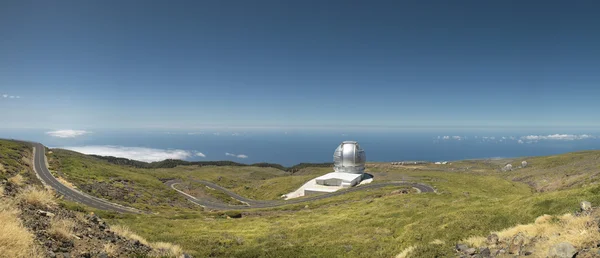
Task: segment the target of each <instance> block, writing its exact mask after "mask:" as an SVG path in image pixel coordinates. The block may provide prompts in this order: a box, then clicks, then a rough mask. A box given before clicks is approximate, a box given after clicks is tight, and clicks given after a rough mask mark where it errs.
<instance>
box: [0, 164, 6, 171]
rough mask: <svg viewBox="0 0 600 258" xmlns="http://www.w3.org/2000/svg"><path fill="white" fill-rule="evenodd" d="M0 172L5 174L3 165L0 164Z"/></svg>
mask: <svg viewBox="0 0 600 258" xmlns="http://www.w3.org/2000/svg"><path fill="white" fill-rule="evenodd" d="M0 172H2V173H5V172H6V169H5V168H4V165H2V163H0Z"/></svg>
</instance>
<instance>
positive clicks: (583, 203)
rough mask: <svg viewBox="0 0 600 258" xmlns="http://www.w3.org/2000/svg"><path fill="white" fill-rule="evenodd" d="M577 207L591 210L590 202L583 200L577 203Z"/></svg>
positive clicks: (582, 209)
mask: <svg viewBox="0 0 600 258" xmlns="http://www.w3.org/2000/svg"><path fill="white" fill-rule="evenodd" d="M579 207H580V208H581V211H590V210H592V203H590V202H588V201H583V202H581V203H580V204H579Z"/></svg>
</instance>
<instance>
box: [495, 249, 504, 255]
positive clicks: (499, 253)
mask: <svg viewBox="0 0 600 258" xmlns="http://www.w3.org/2000/svg"><path fill="white" fill-rule="evenodd" d="M505 253H506V250H504V249H500V250H498V252H496V256H498V255H503V254H505Z"/></svg>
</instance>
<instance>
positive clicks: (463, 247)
mask: <svg viewBox="0 0 600 258" xmlns="http://www.w3.org/2000/svg"><path fill="white" fill-rule="evenodd" d="M467 249H469V247H468V246H467V245H465V244H456V251H459V252H463V253H464V252H465V251H467Z"/></svg>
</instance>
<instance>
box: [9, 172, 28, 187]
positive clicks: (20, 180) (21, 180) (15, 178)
mask: <svg viewBox="0 0 600 258" xmlns="http://www.w3.org/2000/svg"><path fill="white" fill-rule="evenodd" d="M8 182H9V183H11V184H13V185H17V186H23V184H24V183H25V178H23V176H22V175H21V174H17V175H15V176H13V177H11V178H9V179H8Z"/></svg>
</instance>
